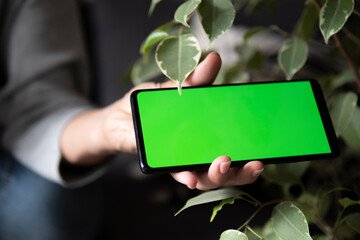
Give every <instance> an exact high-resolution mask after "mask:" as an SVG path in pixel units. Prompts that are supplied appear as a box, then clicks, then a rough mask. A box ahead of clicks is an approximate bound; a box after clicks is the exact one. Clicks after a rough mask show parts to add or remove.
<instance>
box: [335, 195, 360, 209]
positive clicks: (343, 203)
mask: <svg viewBox="0 0 360 240" xmlns="http://www.w3.org/2000/svg"><path fill="white" fill-rule="evenodd" d="M339 203H340V204H341V206H343V207H344V208H348V207H350V206H353V205H360V200H358V201H355V200H352V199H350V198H347V197H346V198H342V199H339Z"/></svg>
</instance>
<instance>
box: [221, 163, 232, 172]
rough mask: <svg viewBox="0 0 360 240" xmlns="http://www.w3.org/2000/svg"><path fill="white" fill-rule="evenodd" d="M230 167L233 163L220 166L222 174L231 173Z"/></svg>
mask: <svg viewBox="0 0 360 240" xmlns="http://www.w3.org/2000/svg"><path fill="white" fill-rule="evenodd" d="M230 165H231V162H223V163H221V164H220V172H221V173H222V174H225V173H227V172H228V171H229V169H230Z"/></svg>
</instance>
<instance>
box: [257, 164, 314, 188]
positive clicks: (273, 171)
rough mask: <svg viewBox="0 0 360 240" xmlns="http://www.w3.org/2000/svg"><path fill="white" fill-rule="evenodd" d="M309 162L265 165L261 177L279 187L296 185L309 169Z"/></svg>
mask: <svg viewBox="0 0 360 240" xmlns="http://www.w3.org/2000/svg"><path fill="white" fill-rule="evenodd" d="M309 164H310V163H309V162H297V163H285V164H270V165H266V166H265V169H264V171H263V172H262V174H261V176H262V177H263V178H265V179H266V180H268V181H270V182H273V183H277V184H279V185H288V184H297V183H299V182H300V179H301V177H302V175H303V174H304V173H305V171H306V170H307V169H308V167H309Z"/></svg>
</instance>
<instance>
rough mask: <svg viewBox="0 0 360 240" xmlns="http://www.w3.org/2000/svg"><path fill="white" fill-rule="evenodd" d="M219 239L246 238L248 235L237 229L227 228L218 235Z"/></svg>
mask: <svg viewBox="0 0 360 240" xmlns="http://www.w3.org/2000/svg"><path fill="white" fill-rule="evenodd" d="M220 240H248V237H247V236H246V235H245V234H244V233H242V232H240V231H238V230H234V229H229V230H226V231H225V232H223V233H222V234H221V235H220Z"/></svg>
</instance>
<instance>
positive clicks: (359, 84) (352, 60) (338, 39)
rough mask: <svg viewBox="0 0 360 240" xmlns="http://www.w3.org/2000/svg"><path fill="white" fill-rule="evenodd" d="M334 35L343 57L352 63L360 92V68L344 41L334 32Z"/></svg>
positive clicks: (359, 91)
mask: <svg viewBox="0 0 360 240" xmlns="http://www.w3.org/2000/svg"><path fill="white" fill-rule="evenodd" d="M333 37H334V39H335V42H336V46H337V48H338V49H339V50H340V52H341V54H342V55H343V57H344V58H345V59H346V61H347V62H348V64H349V65H350V68H351V70H352V71H353V72H354V75H355V79H356V83H357V87H358V93H360V73H359V70H358V68H357V66H356V63H355V61H354V59H352V58H351V56H350V54H349V53H348V52H347V51H346V49H345V48H344V45H343V44H342V42H341V40H340V38H339V37H338V35H337V34H334V36H333Z"/></svg>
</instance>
